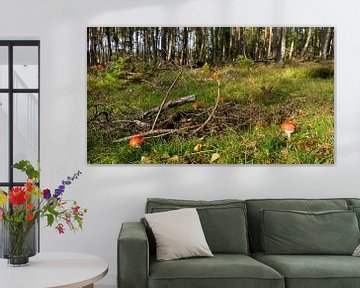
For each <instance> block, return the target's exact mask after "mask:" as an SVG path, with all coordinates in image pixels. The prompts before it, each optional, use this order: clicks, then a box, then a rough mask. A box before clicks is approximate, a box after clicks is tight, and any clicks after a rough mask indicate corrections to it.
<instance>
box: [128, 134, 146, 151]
mask: <svg viewBox="0 0 360 288" xmlns="http://www.w3.org/2000/svg"><path fill="white" fill-rule="evenodd" d="M144 142H145V139H144V137H141V136H134V137H131V138H130V140H129V145H130V147H132V148H140V147H141V146H142V145H143V144H144Z"/></svg>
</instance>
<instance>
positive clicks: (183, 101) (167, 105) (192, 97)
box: [143, 95, 196, 123]
mask: <svg viewBox="0 0 360 288" xmlns="http://www.w3.org/2000/svg"><path fill="white" fill-rule="evenodd" d="M195 100H196V95H189V96H184V97H181V98H179V99H176V100H170V101H168V102H166V103H165V104H164V105H163V106H162V107H161V105H160V106H157V107H154V108H152V109H150V110H148V111H146V112H144V114H143V118H146V117H148V116H149V115H151V114H154V113H158V114H159V111H160V110H161V111H165V110H167V109H169V108H172V107H175V106H180V105H184V104H186V103H190V102H194V101H195ZM155 123H156V122H155Z"/></svg>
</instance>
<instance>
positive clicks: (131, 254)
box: [117, 222, 149, 288]
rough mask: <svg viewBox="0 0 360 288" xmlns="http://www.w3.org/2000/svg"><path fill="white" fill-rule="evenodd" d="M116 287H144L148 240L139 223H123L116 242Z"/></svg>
mask: <svg viewBox="0 0 360 288" xmlns="http://www.w3.org/2000/svg"><path fill="white" fill-rule="evenodd" d="M117 252H118V255H117V258H118V259H117V261H118V263H117V264H118V265H117V266H118V268H117V269H118V270H117V273H118V276H117V277H118V288H146V287H147V286H148V276H149V242H148V238H147V235H146V232H145V227H144V225H143V224H141V223H136V222H132V223H123V224H122V227H121V230H120V234H119V237H118V242H117Z"/></svg>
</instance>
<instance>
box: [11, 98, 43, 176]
mask: <svg viewBox="0 0 360 288" xmlns="http://www.w3.org/2000/svg"><path fill="white" fill-rule="evenodd" d="M38 109H39V95H38V94H35V93H21V94H20V93H19V94H14V130H13V131H14V163H16V162H18V161H20V160H29V161H30V162H31V163H32V164H33V165H34V167H37V160H38V149H39V143H38V137H39V118H38V117H39V113H38ZM25 180H26V175H25V174H24V173H22V172H21V171H18V170H17V169H14V181H15V182H23V181H25Z"/></svg>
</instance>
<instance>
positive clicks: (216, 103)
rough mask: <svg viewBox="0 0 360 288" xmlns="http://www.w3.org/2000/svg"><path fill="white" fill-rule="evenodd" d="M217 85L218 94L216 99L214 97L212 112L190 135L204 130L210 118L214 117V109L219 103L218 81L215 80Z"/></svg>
mask: <svg viewBox="0 0 360 288" xmlns="http://www.w3.org/2000/svg"><path fill="white" fill-rule="evenodd" d="M217 83H218V93H217V97H216V101H215V105H214V108H213V110H212V111H211V113H210V115H209V117H208V118H207V119H206V120H205V122H204V123H203V124H202V125H201V126H200V127H199V128H197V129H195V130H194V131H193V132H192V134H195V133H196V132H198V131H200V130H202V129H204V127H205V126H206V125H207V124H208V123H209V121H210V120H211V118H212V117H213V116H214V114H215V111H216V108H217V107H218V105H219V102H220V80H217Z"/></svg>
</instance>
